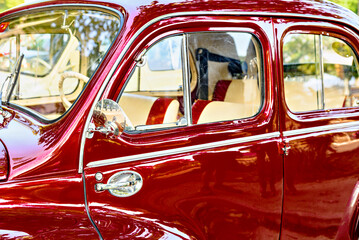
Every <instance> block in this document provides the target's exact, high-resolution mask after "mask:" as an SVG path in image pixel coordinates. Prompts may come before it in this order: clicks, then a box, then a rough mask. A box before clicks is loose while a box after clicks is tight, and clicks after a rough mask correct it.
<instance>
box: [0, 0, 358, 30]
mask: <svg viewBox="0 0 359 240" xmlns="http://www.w3.org/2000/svg"><path fill="white" fill-rule="evenodd" d="M59 3H60V4H61V5H64V4H81V3H82V4H94V5H103V6H110V7H112V8H117V10H120V11H122V10H121V9H122V8H123V9H124V12H125V13H127V14H128V15H129V17H130V18H135V17H140V18H142V19H143V18H145V19H148V20H151V19H155V18H158V17H160V16H165V15H167V16H170V15H171V14H172V15H176V16H180V15H194V14H204V13H206V14H212V15H215V14H226V13H227V14H231V15H260V16H278V17H298V18H299V17H300V18H311V19H326V20H331V21H339V22H344V23H346V24H348V25H350V26H352V27H354V28H356V29H358V30H359V17H358V15H356V14H355V13H353V12H352V11H350V10H348V9H346V8H344V7H341V6H339V5H337V4H335V3H332V2H329V1H325V0H300V1H299V0H298V1H296V0H275V1H273V0H244V1H243V0H177V1H173V0H141V1H139V0H138V1H129V0H105V1H97V0H87V1H84V0H63V1H61V2H59V1H53V0H50V1H49V0H45V1H43V0H39V1H33V2H30V3H25V4H22V5H20V6H18V7H15V8H12V9H10V10H8V11H6V12H3V13H1V14H0V18H1V17H4V16H6V15H7V14H10V13H13V12H16V11H19V10H26V9H29V8H31V7H40V6H44V5H53V4H59Z"/></svg>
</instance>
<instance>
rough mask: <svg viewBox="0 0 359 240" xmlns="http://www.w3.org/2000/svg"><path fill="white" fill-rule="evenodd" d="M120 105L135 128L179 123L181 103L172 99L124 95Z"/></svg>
mask: <svg viewBox="0 0 359 240" xmlns="http://www.w3.org/2000/svg"><path fill="white" fill-rule="evenodd" d="M119 104H120V106H121V107H122V109H123V110H124V112H125V113H126V115H127V116H128V118H129V119H130V121H131V122H132V124H133V125H134V126H139V125H152V124H161V123H170V122H176V121H177V117H178V111H179V102H178V101H177V100H175V99H172V98H158V97H152V96H143V95H138V94H131V93H124V94H122V96H121V99H120V101H119Z"/></svg>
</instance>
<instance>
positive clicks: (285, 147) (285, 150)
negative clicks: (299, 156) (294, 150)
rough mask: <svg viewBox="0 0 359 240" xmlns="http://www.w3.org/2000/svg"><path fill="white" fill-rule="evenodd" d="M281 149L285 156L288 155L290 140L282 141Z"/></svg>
mask: <svg viewBox="0 0 359 240" xmlns="http://www.w3.org/2000/svg"><path fill="white" fill-rule="evenodd" d="M280 149H281V152H280V153H281V154H284V155H285V156H288V154H289V150H290V146H289V141H283V142H281V143H280Z"/></svg>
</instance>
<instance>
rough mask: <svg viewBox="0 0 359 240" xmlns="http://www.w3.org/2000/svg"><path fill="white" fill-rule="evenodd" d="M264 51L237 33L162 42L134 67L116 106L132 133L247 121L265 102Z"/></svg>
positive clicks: (185, 36) (191, 35)
mask: <svg viewBox="0 0 359 240" xmlns="http://www.w3.org/2000/svg"><path fill="white" fill-rule="evenodd" d="M262 69H263V66H262V49H261V46H260V44H259V42H258V40H257V38H256V37H254V36H253V35H252V34H249V33H240V32H197V33H187V34H183V35H176V36H171V37H167V38H165V39H162V40H161V41H159V42H157V43H155V44H154V45H152V46H151V47H150V48H149V49H147V51H146V53H145V54H144V55H143V56H142V58H141V59H140V60H139V63H138V64H137V66H136V68H135V70H134V71H133V74H132V76H131V78H130V79H129V81H128V82H127V86H126V88H125V90H124V92H123V94H122V95H121V98H120V100H119V104H120V106H121V107H122V109H123V110H124V112H125V113H126V114H127V117H128V121H129V122H130V123H131V124H130V125H131V127H128V128H127V129H131V130H147V129H153V128H164V127H174V126H185V125H191V124H202V123H211V122H219V121H230V120H235V119H242V118H249V117H253V116H255V115H256V114H257V113H258V112H259V111H260V109H261V106H262V104H263V98H264V93H263V87H264V82H263V72H262Z"/></svg>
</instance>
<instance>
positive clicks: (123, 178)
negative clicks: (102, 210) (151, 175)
mask: <svg viewBox="0 0 359 240" xmlns="http://www.w3.org/2000/svg"><path fill="white" fill-rule="evenodd" d="M142 181H143V180H142V177H141V175H140V174H139V173H136V172H134V171H121V172H118V173H115V174H114V175H113V176H111V177H110V179H109V180H108V182H107V184H105V183H97V184H96V185H95V189H96V191H104V190H108V191H109V192H110V193H111V194H112V195H114V196H116V197H129V196H132V195H134V194H135V193H137V192H138V191H139V190H140V189H141V187H142V184H143V182H142Z"/></svg>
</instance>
